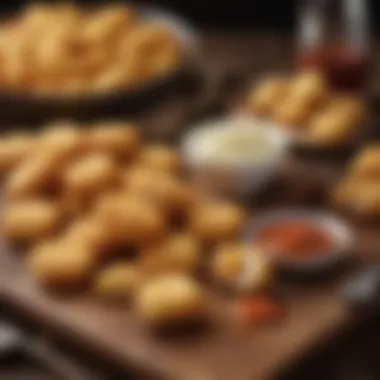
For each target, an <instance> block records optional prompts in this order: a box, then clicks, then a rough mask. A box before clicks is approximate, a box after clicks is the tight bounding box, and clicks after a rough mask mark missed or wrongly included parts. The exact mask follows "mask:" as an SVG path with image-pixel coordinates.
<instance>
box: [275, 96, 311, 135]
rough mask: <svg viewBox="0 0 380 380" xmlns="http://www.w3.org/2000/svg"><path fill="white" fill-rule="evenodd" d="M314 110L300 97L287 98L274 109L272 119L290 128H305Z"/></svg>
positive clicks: (296, 129)
mask: <svg viewBox="0 0 380 380" xmlns="http://www.w3.org/2000/svg"><path fill="white" fill-rule="evenodd" d="M313 115H314V110H313V108H311V107H310V106H309V105H308V104H306V103H304V101H303V100H302V99H300V100H299V99H295V98H288V99H286V100H285V101H284V102H282V103H281V104H280V105H279V106H278V107H277V108H276V109H275V111H274V120H275V121H276V122H277V123H279V124H280V125H282V126H284V127H285V128H288V129H290V130H295V131H298V130H301V131H302V130H304V131H306V130H307V126H308V124H309V121H310V119H311V118H312V117H313Z"/></svg>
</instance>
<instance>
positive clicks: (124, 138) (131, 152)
mask: <svg viewBox="0 0 380 380" xmlns="http://www.w3.org/2000/svg"><path fill="white" fill-rule="evenodd" d="M90 147H91V150H93V151H95V152H100V153H105V154H110V155H112V156H114V157H115V158H121V159H126V158H127V159H131V158H133V157H134V156H135V155H136V154H137V153H138V151H139V148H140V134H139V132H138V128H137V127H136V126H135V125H133V124H131V123H127V122H117V121H108V122H103V123H101V124H99V125H97V126H96V127H95V128H94V130H93V131H92V132H91V136H90Z"/></svg>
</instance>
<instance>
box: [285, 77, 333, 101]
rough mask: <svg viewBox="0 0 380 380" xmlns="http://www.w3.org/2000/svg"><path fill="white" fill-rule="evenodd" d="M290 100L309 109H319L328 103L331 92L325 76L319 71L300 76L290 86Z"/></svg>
mask: <svg viewBox="0 0 380 380" xmlns="http://www.w3.org/2000/svg"><path fill="white" fill-rule="evenodd" d="M289 96H290V98H292V99H294V100H298V101H300V102H302V104H303V105H305V106H307V107H309V108H310V107H312V108H314V107H318V106H320V105H321V104H323V103H324V102H327V101H328V97H329V91H328V87H327V83H326V80H325V78H324V76H323V75H322V74H321V73H319V72H317V71H305V72H302V73H301V74H298V75H297V76H296V77H295V78H294V80H293V82H292V83H291V86H290V92H289Z"/></svg>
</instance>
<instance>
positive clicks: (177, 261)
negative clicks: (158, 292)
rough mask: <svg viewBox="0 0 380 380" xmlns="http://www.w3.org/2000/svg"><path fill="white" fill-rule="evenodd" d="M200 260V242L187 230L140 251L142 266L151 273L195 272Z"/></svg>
mask: <svg viewBox="0 0 380 380" xmlns="http://www.w3.org/2000/svg"><path fill="white" fill-rule="evenodd" d="M201 262H202V247H201V244H200V243H199V241H198V239H197V238H196V237H195V236H192V235H191V234H189V233H187V232H177V233H174V234H172V235H169V236H168V237H167V238H166V239H164V240H163V241H162V242H160V243H158V245H156V246H154V247H150V248H148V249H147V250H145V251H144V252H142V267H143V269H144V270H145V271H146V272H151V273H159V272H181V273H189V274H190V273H195V272H196V271H197V270H198V269H199V267H200V265H201Z"/></svg>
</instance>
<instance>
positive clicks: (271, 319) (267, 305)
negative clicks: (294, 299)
mask: <svg viewBox="0 0 380 380" xmlns="http://www.w3.org/2000/svg"><path fill="white" fill-rule="evenodd" d="M284 315H285V313H284V309H283V308H282V307H281V306H280V305H279V304H278V303H277V302H276V301H275V300H274V299H273V298H271V297H269V296H263V295H260V296H251V297H244V298H241V299H239V300H238V302H237V319H238V322H239V323H240V324H242V325H251V324H267V323H275V322H279V321H280V320H282V319H283V317H284Z"/></svg>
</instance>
